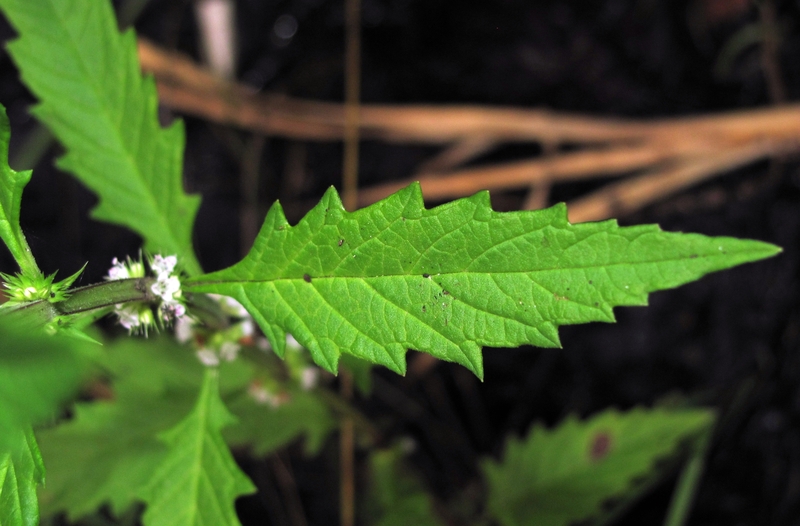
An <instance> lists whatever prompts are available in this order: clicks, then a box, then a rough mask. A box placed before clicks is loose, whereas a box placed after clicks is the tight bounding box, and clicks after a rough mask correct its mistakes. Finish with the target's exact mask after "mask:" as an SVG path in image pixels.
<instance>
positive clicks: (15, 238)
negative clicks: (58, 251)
mask: <svg viewBox="0 0 800 526" xmlns="http://www.w3.org/2000/svg"><path fill="white" fill-rule="evenodd" d="M10 140H11V125H10V124H9V122H8V116H6V109H5V108H4V107H3V105H2V104H0V239H2V240H3V242H4V243H5V244H6V246H7V247H8V250H9V251H10V252H11V255H12V256H13V257H14V260H15V261H16V262H17V265H19V268H20V270H22V272H23V274H26V275H28V276H36V275H38V274H40V271H39V267H38V265H37V264H36V261H35V260H34V259H33V254H32V253H31V249H30V247H29V246H28V242H27V240H26V239H25V235H24V234H23V233H22V228H20V225H19V212H20V206H21V203H22V190H23V189H24V188H25V185H27V184H28V182H29V181H30V180H31V173H32V171H31V170H25V171H22V172H17V171H15V170H12V169H11V167H10V166H9V165H8V144H9V141H10Z"/></svg>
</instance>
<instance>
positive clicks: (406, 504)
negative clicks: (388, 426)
mask: <svg viewBox="0 0 800 526" xmlns="http://www.w3.org/2000/svg"><path fill="white" fill-rule="evenodd" d="M404 457H405V453H404V451H403V448H402V447H401V446H395V447H393V448H391V449H386V450H383V451H376V452H373V453H372V455H370V475H371V477H370V485H369V492H368V499H369V503H370V509H369V513H368V516H369V520H368V521H367V522H366V524H371V525H374V526H408V525H409V524H413V525H415V526H440V525H442V524H444V522H443V521H442V520H441V519H439V518H438V517H437V516H436V514H435V512H434V507H433V499H431V497H430V495H428V493H427V491H426V490H425V488H424V487H423V486H422V484H420V482H419V479H418V478H417V477H416V476H415V474H414V473H412V472H411V470H410V469H409V468H408V467H407V466H406V465H405V464H404V462H403V458H404Z"/></svg>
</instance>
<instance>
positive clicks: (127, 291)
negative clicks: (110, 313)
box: [53, 278, 160, 316]
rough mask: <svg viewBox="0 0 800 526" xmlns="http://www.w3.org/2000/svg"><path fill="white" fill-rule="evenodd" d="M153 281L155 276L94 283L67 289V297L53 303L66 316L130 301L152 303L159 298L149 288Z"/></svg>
mask: <svg viewBox="0 0 800 526" xmlns="http://www.w3.org/2000/svg"><path fill="white" fill-rule="evenodd" d="M155 282H156V280H155V278H133V279H117V280H113V281H106V282H105V283H95V284H94V285H87V286H85V287H79V288H77V289H74V290H71V291H69V293H70V294H69V297H68V298H67V299H65V300H64V301H59V302H57V303H54V304H53V305H54V306H55V307H56V309H58V311H59V312H60V313H61V314H62V315H64V316H66V315H69V314H78V313H80V312H86V311H90V310H95V309H102V308H104V307H111V306H113V305H117V304H118V303H128V302H131V301H144V302H148V303H152V302H155V301H159V299H160V298H159V297H158V296H156V295H155V294H153V291H152V290H150V287H151V286H152V285H153V283H155Z"/></svg>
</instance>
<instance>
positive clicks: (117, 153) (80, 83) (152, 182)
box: [0, 0, 200, 274]
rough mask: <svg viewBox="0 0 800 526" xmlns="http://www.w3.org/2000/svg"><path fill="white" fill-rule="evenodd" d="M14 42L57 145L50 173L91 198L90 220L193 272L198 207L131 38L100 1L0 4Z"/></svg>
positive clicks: (4, 0)
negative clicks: (120, 230) (60, 150)
mask: <svg viewBox="0 0 800 526" xmlns="http://www.w3.org/2000/svg"><path fill="white" fill-rule="evenodd" d="M0 7H2V9H3V11H4V12H5V15H6V16H7V17H8V20H9V21H10V22H11V24H12V25H13V26H14V28H15V29H16V30H17V31H18V32H19V35H20V37H19V38H18V39H17V40H15V41H14V42H12V43H11V44H9V45H8V50H9V52H10V54H11V56H12V57H13V58H14V60H15V61H16V63H17V65H18V67H19V68H20V72H21V74H22V79H23V81H24V82H25V84H26V85H27V86H28V87H29V88H30V89H31V91H32V92H33V93H34V94H35V95H36V97H37V98H38V99H39V101H40V104H39V105H38V106H37V107H36V108H35V110H34V111H33V113H34V114H35V115H36V117H37V118H39V119H40V120H41V121H42V122H44V123H45V124H46V125H47V126H48V127H49V128H50V129H51V131H52V132H53V133H54V134H55V136H56V137H57V138H58V140H59V141H61V143H62V144H63V145H64V146H65V147H66V149H67V154H66V155H65V156H64V157H62V158H61V159H60V160H59V162H58V164H59V167H61V168H63V169H64V170H67V171H69V172H72V173H73V174H75V176H76V177H78V178H79V179H80V180H81V181H82V182H83V183H84V184H85V185H86V186H88V187H89V188H91V189H92V190H93V191H94V192H96V193H97V194H98V196H99V198H100V203H99V205H98V206H97V208H96V209H95V210H94V212H93V215H94V217H95V218H97V219H100V220H103V221H108V222H111V223H117V224H120V225H124V226H126V227H128V228H130V229H131V230H133V231H135V232H136V233H137V234H139V235H141V236H142V237H143V238H144V240H145V248H146V249H147V250H149V251H150V252H152V253H156V252H159V253H162V254H176V255H178V256H179V258H180V260H181V261H182V263H183V265H184V267H185V269H186V270H187V271H188V272H189V273H191V274H198V273H199V272H200V265H199V264H198V262H197V260H196V258H195V256H194V251H193V249H192V239H191V237H192V226H193V223H194V217H195V214H196V212H197V208H198V206H199V204H200V199H199V197H197V196H188V195H186V194H185V193H184V191H183V182H182V173H181V171H182V162H181V161H182V155H183V145H184V131H183V125H182V124H181V123H180V122H175V123H174V124H172V125H171V126H169V127H168V128H166V129H163V128H161V126H160V125H159V123H158V118H157V108H158V98H157V94H156V88H155V83H154V82H153V80H152V78H147V79H144V78H143V77H142V74H141V71H140V69H139V60H138V56H137V53H136V37H135V35H134V33H133V31H130V30H129V31H126V32H124V33H122V34H120V33H119V31H118V30H117V24H116V20H115V19H114V13H113V11H112V8H111V3H110V2H109V1H108V0H95V1H85V0H37V1H35V2H31V1H29V0H0Z"/></svg>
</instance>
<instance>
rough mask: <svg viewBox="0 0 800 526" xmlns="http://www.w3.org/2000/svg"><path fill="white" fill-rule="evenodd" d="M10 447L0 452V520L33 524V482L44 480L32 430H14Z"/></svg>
mask: <svg viewBox="0 0 800 526" xmlns="http://www.w3.org/2000/svg"><path fill="white" fill-rule="evenodd" d="M9 442H11V444H12V445H11V448H10V449H8V450H6V451H3V452H2V453H0V524H9V525H11V524H18V525H20V526H36V525H38V524H39V503H38V499H37V497H36V486H37V485H41V484H44V465H43V464H42V456H41V454H40V452H39V448H38V446H37V444H36V438H35V437H34V436H33V431H32V430H31V429H28V430H18V431H17V432H16V433H13V437H11V439H10V440H9Z"/></svg>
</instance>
